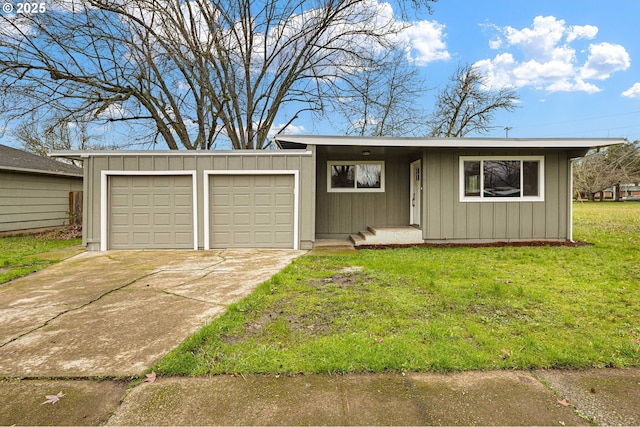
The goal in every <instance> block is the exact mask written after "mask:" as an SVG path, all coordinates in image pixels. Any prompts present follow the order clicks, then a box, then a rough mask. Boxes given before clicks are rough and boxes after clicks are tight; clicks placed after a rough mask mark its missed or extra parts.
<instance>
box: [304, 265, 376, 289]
mask: <svg viewBox="0 0 640 427" xmlns="http://www.w3.org/2000/svg"><path fill="white" fill-rule="evenodd" d="M362 270H363V267H359V266H355V267H345V268H343V269H342V270H340V273H338V274H334V275H333V276H331V277H325V278H324V279H320V280H315V281H313V282H311V283H309V286H311V287H312V288H318V287H322V286H328V285H339V286H340V287H341V288H342V289H345V288H347V287H349V286H353V285H357V284H359V283H363V282H368V281H369V276H368V275H367V274H366V273H363V272H362Z"/></svg>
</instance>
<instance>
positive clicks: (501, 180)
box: [460, 156, 544, 202]
mask: <svg viewBox="0 0 640 427" xmlns="http://www.w3.org/2000/svg"><path fill="white" fill-rule="evenodd" d="M543 176H544V157H543V156H526V157H518V158H514V157H475V156H474V157H460V201H462V202H481V201H504V202H508V201H516V202H517V201H543V200H544V182H543Z"/></svg>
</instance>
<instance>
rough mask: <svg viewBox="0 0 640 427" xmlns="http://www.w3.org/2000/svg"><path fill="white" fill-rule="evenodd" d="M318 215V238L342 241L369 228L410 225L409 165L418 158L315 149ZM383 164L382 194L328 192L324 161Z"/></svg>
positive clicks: (392, 153)
mask: <svg viewBox="0 0 640 427" xmlns="http://www.w3.org/2000/svg"><path fill="white" fill-rule="evenodd" d="M316 149H317V159H318V162H317V179H316V193H317V198H318V200H317V205H316V209H317V213H316V237H317V238H318V239H330V238H345V237H348V236H349V235H350V234H354V233H358V232H359V231H361V230H365V229H366V228H367V227H368V226H377V227H385V226H406V225H409V208H410V200H409V174H410V166H409V165H410V162H411V161H413V160H417V159H419V158H420V157H419V155H418V156H417V157H415V156H416V155H415V154H414V157H415V158H414V157H412V156H411V155H410V154H409V153H408V152H407V151H404V152H402V151H400V150H387V151H385V152H377V151H376V150H371V154H370V155H368V156H363V155H362V154H360V152H359V151H358V153H356V154H351V153H349V152H348V151H350V150H345V152H340V150H332V151H329V150H327V149H326V147H317V148H316ZM341 160H346V161H378V160H382V161H384V170H385V173H384V179H385V183H384V192H371V193H368V192H328V191H327V162H329V161H341Z"/></svg>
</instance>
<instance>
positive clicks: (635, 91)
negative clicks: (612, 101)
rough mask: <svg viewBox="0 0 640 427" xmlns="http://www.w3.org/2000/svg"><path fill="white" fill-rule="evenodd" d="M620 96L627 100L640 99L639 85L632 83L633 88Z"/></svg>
mask: <svg viewBox="0 0 640 427" xmlns="http://www.w3.org/2000/svg"><path fill="white" fill-rule="evenodd" d="M621 95H622V96H624V97H627V98H638V99H640V83H634V84H633V86H631V87H630V88H629V89H627V90H625V91H624V92H622V94H621Z"/></svg>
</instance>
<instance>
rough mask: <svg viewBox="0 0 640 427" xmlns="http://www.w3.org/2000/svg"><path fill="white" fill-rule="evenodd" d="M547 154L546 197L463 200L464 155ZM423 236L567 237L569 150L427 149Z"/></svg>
mask: <svg viewBox="0 0 640 427" xmlns="http://www.w3.org/2000/svg"><path fill="white" fill-rule="evenodd" d="M501 155H502V156H516V157H517V156H532V155H533V156H540V155H544V183H545V185H544V191H545V194H544V201H535V202H526V201H521V202H513V201H510V202H501V201H485V202H461V201H460V200H459V194H460V191H459V186H460V174H459V159H460V156H501ZM423 164H424V166H425V167H424V169H425V173H424V179H425V182H424V193H423V194H424V196H425V197H424V198H423V218H422V219H423V224H424V225H423V238H424V239H425V240H426V241H428V242H441V241H451V240H455V241H464V242H476V241H517V240H566V239H567V238H569V236H570V234H569V232H570V230H569V221H570V211H569V209H570V208H569V203H570V195H569V191H568V188H570V187H569V186H570V182H569V173H570V171H569V167H570V163H569V158H568V155H567V152H566V151H560V150H557V151H539V150H519V151H513V150H510V151H487V150H484V151H459V150H457V151H453V150H447V151H444V150H440V151H433V150H431V151H430V150H428V151H425V153H424V157H423Z"/></svg>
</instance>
